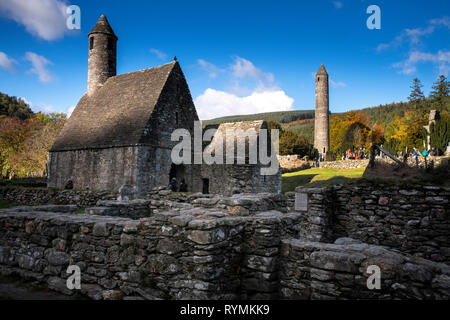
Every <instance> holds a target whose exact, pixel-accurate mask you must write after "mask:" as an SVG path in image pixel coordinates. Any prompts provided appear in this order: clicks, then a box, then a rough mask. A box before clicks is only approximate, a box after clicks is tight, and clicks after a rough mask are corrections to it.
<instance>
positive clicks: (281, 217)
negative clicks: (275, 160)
mask: <svg viewBox="0 0 450 320" xmlns="http://www.w3.org/2000/svg"><path fill="white" fill-rule="evenodd" d="M62 211H64V212H62ZM299 219H300V214H298V213H290V214H285V213H281V212H278V211H266V212H259V213H255V214H253V215H239V214H238V213H230V212H228V211H227V210H223V209H222V210H219V209H217V208H210V209H205V208H198V207H197V208H193V209H188V210H181V211H178V212H176V211H164V212H159V213H154V214H153V215H152V216H151V217H147V218H142V219H139V220H133V219H130V218H124V217H118V216H106V215H104V216H102V215H90V214H76V206H66V207H61V206H60V207H57V206H53V208H52V206H46V207H45V208H42V207H20V208H11V209H5V210H3V211H2V212H1V213H0V229H1V230H3V232H1V233H0V271H1V273H2V274H4V275H19V276H21V277H23V278H27V279H34V280H38V281H41V282H46V283H47V285H48V286H49V287H50V288H51V289H54V290H57V291H60V292H62V293H65V294H69V295H70V294H73V291H71V290H69V289H67V287H66V279H67V277H68V276H69V274H67V273H66V270H67V267H68V266H69V265H78V266H79V267H80V269H81V272H82V277H81V281H82V289H81V293H82V294H85V295H87V296H89V297H90V298H93V299H121V298H126V299H237V298H241V297H247V298H251V297H260V298H265V297H277V296H278V286H277V281H278V278H277V277H278V269H279V264H278V256H279V251H278V248H279V245H280V241H281V237H287V236H289V237H298V225H299Z"/></svg>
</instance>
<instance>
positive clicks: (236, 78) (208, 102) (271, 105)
mask: <svg viewBox="0 0 450 320" xmlns="http://www.w3.org/2000/svg"><path fill="white" fill-rule="evenodd" d="M233 59H234V60H233V62H232V63H231V64H230V65H229V66H228V67H227V68H226V69H221V68H219V67H217V66H216V65H214V64H212V63H210V62H207V61H205V60H203V59H199V60H198V64H199V65H200V66H201V67H202V68H203V69H204V70H205V71H207V72H208V73H209V76H210V77H211V78H215V77H217V76H218V74H219V73H221V74H224V75H226V76H227V77H228V78H229V81H230V84H231V86H228V88H227V91H228V92H227V91H223V90H216V89H212V88H208V89H206V90H205V91H204V92H203V94H201V95H200V96H198V97H197V98H196V99H195V101H194V103H195V106H196V109H197V112H198V115H199V118H200V119H202V120H207V119H212V118H217V117H223V116H230V115H242V114H252V113H261V112H271V111H286V110H292V109H293V102H294V99H292V98H291V97H289V96H288V95H287V94H286V93H285V92H284V91H283V90H282V89H280V88H278V87H277V86H276V85H275V79H274V75H273V74H272V73H267V72H263V71H262V70H260V69H259V68H257V67H256V66H255V65H254V64H253V63H252V62H251V61H249V60H247V59H244V58H241V57H237V56H236V57H234V58H233Z"/></svg>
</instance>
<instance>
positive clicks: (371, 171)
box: [363, 160, 450, 186]
mask: <svg viewBox="0 0 450 320" xmlns="http://www.w3.org/2000/svg"><path fill="white" fill-rule="evenodd" d="M363 178H365V179H367V180H371V181H374V182H380V183H383V182H390V183H399V184H405V185H411V184H419V185H437V186H450V162H449V161H448V160H447V161H443V162H442V163H441V164H439V165H438V166H436V167H434V168H427V169H424V168H416V167H410V166H406V165H398V164H395V163H386V162H383V161H375V166H374V167H373V168H370V167H367V168H366V170H365V171H364V174H363Z"/></svg>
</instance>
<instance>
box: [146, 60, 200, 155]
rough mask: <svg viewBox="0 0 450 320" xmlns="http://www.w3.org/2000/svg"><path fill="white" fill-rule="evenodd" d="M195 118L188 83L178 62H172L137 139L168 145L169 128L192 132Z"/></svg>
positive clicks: (169, 144) (169, 143) (148, 142)
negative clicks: (165, 79)
mask: <svg viewBox="0 0 450 320" xmlns="http://www.w3.org/2000/svg"><path fill="white" fill-rule="evenodd" d="M198 120H199V119H198V115H197V110H196V109H195V105H194V102H193V100H192V97H191V94H190V90H189V86H188V84H187V81H186V79H185V77H184V74H183V71H182V70H181V68H180V65H179V64H178V63H176V64H175V65H174V67H173V68H172V71H171V73H170V75H169V76H168V78H167V81H166V83H165V84H164V87H163V89H162V90H161V94H160V96H159V99H158V102H157V103H156V105H155V108H154V110H153V112H152V114H151V116H150V119H149V121H148V123H147V125H146V127H145V130H144V132H143V135H142V137H141V140H140V143H142V144H151V145H159V146H163V147H165V148H168V147H171V146H172V145H173V142H172V141H171V139H170V136H171V134H172V133H173V131H174V130H175V129H178V128H183V129H187V130H189V131H190V132H191V134H192V133H193V130H194V121H198Z"/></svg>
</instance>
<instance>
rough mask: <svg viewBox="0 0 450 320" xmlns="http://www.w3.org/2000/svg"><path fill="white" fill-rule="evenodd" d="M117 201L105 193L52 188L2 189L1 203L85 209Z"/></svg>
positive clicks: (0, 192) (113, 196) (0, 189)
mask: <svg viewBox="0 0 450 320" xmlns="http://www.w3.org/2000/svg"><path fill="white" fill-rule="evenodd" d="M108 199H115V195H114V194H111V193H109V192H105V191H93V190H74V189H72V190H57V189H52V188H49V189H47V188H21V187H0V201H5V202H10V203H15V204H23V205H31V206H33V205H42V204H62V205H65V204H73V205H77V206H78V207H81V208H85V207H88V206H94V205H95V204H96V203H97V202H98V201H99V200H108Z"/></svg>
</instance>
